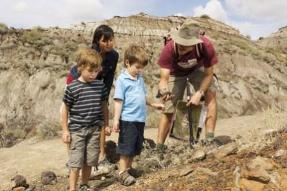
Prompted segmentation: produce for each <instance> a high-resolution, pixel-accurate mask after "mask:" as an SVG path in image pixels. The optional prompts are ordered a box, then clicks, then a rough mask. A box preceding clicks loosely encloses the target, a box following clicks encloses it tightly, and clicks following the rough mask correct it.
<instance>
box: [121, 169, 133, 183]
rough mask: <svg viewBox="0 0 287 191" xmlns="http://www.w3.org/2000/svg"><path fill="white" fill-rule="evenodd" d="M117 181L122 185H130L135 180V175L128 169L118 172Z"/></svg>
mask: <svg viewBox="0 0 287 191" xmlns="http://www.w3.org/2000/svg"><path fill="white" fill-rule="evenodd" d="M119 182H120V183H121V184H122V185H124V186H130V185H132V184H134V183H135V182H136V179H135V177H133V176H131V175H130V174H129V173H128V171H127V170H126V171H124V172H122V173H121V174H119Z"/></svg>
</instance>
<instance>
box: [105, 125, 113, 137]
mask: <svg viewBox="0 0 287 191" xmlns="http://www.w3.org/2000/svg"><path fill="white" fill-rule="evenodd" d="M104 128H105V135H106V136H110V135H111V133H112V130H111V128H110V127H109V126H106V127H104Z"/></svg>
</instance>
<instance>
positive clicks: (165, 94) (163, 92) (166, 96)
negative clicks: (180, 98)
mask: <svg viewBox="0 0 287 191" xmlns="http://www.w3.org/2000/svg"><path fill="white" fill-rule="evenodd" d="M157 97H159V98H160V99H161V100H162V101H163V102H166V101H168V100H170V99H172V98H173V97H174V96H173V95H172V93H171V92H170V91H169V90H168V89H167V88H159V90H158V96H157Z"/></svg>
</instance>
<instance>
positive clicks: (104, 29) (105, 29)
mask: <svg viewBox="0 0 287 191" xmlns="http://www.w3.org/2000/svg"><path fill="white" fill-rule="evenodd" d="M102 37H104V40H108V39H111V38H113V37H114V31H113V29H112V28H111V27H109V26H108V25H100V26H98V27H97V28H96V30H95V32H94V37H93V41H92V48H98V47H99V41H100V40H101V38H102Z"/></svg>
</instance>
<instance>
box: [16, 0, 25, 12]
mask: <svg viewBox="0 0 287 191" xmlns="http://www.w3.org/2000/svg"><path fill="white" fill-rule="evenodd" d="M27 7H28V5H27V3H26V2H23V1H20V2H17V3H15V5H13V7H12V9H13V10H14V11H16V12H23V11H25V10H26V9H27Z"/></svg>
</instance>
